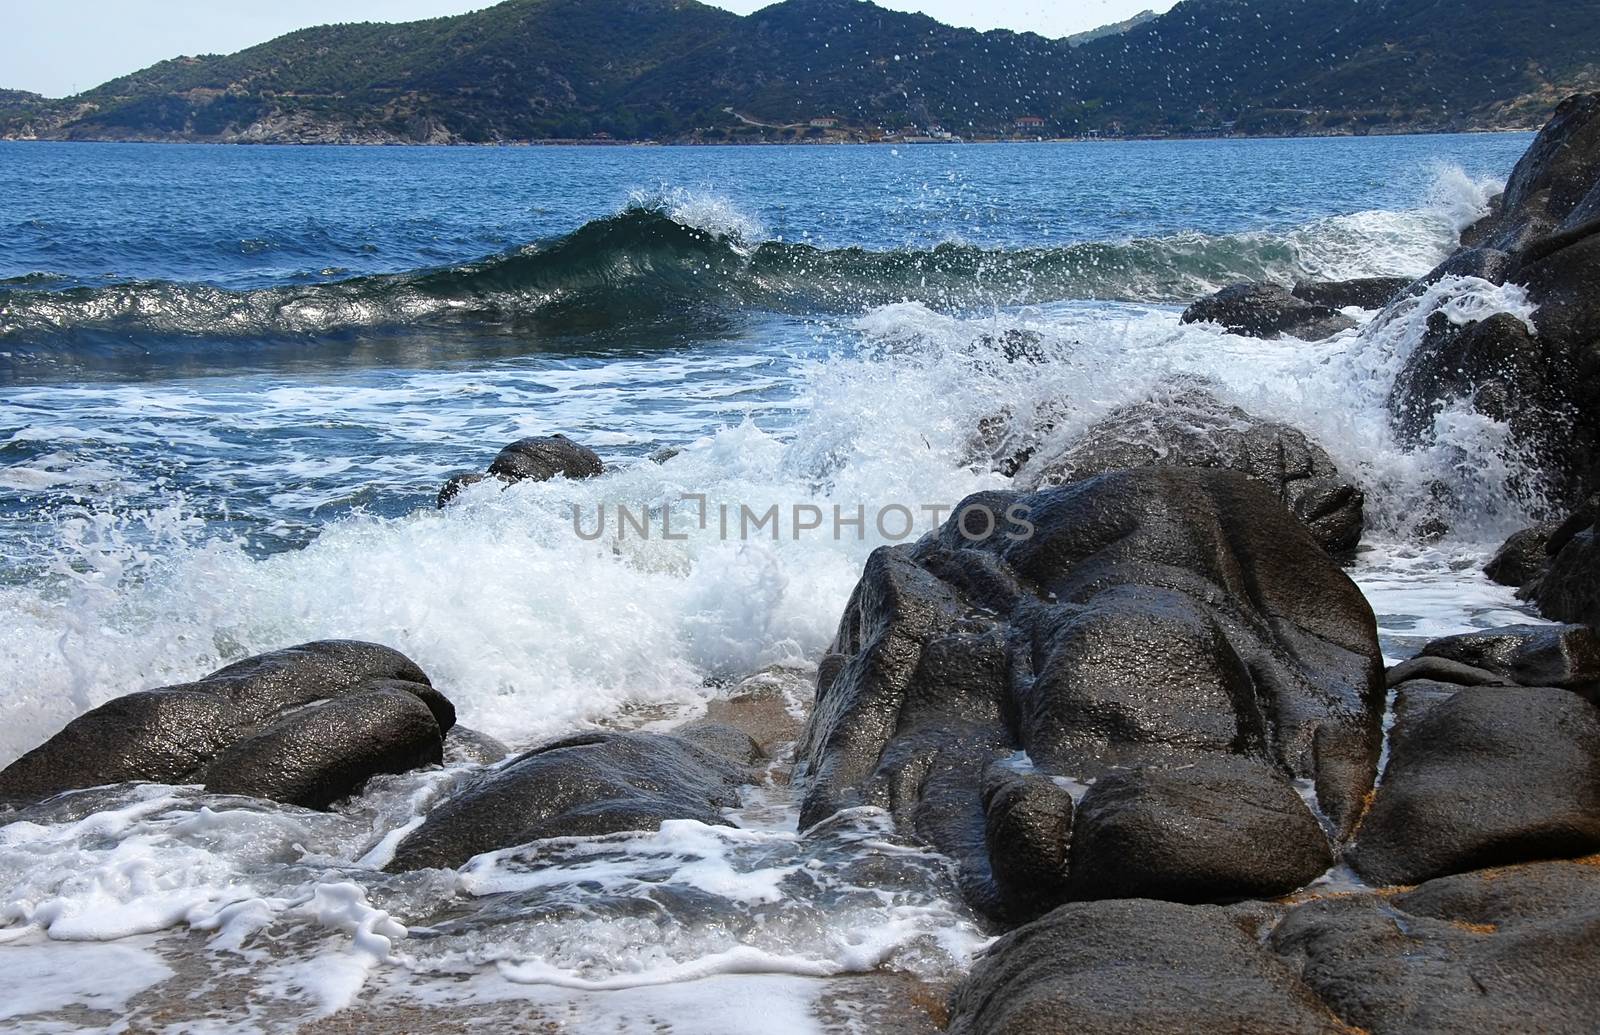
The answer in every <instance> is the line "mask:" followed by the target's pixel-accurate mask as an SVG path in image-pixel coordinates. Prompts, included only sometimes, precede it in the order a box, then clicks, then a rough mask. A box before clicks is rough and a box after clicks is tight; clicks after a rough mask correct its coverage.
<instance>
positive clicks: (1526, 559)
mask: <svg viewBox="0 0 1600 1035" xmlns="http://www.w3.org/2000/svg"><path fill="white" fill-rule="evenodd" d="M1556 527H1557V526H1556V523H1555V522H1554V521H1547V522H1544V523H1543V524H1538V525H1533V526H1531V527H1529V528H1524V529H1521V530H1520V531H1516V532H1513V533H1511V535H1510V536H1509V537H1508V538H1507V539H1506V541H1505V542H1504V543H1503V544H1501V546H1500V549H1498V550H1496V551H1495V555H1494V557H1492V558H1490V560H1489V563H1488V564H1485V565H1484V566H1483V573H1484V574H1485V575H1487V576H1489V578H1490V580H1491V581H1493V582H1498V583H1499V584H1500V585H1502V586H1526V585H1527V584H1528V583H1530V582H1532V581H1533V580H1534V579H1537V578H1538V577H1539V576H1541V575H1543V574H1544V570H1545V568H1547V567H1549V565H1550V555H1549V553H1548V552H1547V550H1546V549H1545V547H1546V545H1547V544H1548V543H1549V542H1550V534H1551V533H1552V532H1554V531H1555V530H1556Z"/></svg>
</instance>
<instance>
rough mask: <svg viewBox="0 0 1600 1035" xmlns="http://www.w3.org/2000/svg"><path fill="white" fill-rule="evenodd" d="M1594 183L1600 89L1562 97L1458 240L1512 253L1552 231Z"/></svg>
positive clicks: (1599, 151) (1599, 148)
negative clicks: (1495, 198)
mask: <svg viewBox="0 0 1600 1035" xmlns="http://www.w3.org/2000/svg"><path fill="white" fill-rule="evenodd" d="M1596 182H1600V94H1578V95H1576V96H1574V97H1570V98H1568V99H1567V100H1565V101H1563V102H1562V103H1561V105H1560V106H1559V107H1558V108H1556V112H1555V114H1554V115H1553V116H1552V117H1551V119H1550V121H1549V122H1548V123H1547V124H1546V125H1545V127H1544V129H1542V130H1541V131H1540V132H1539V135H1538V137H1536V138H1535V139H1534V141H1533V144H1532V145H1531V146H1530V147H1529V148H1528V151H1527V153H1526V154H1524V155H1523V156H1522V158H1521V159H1520V160H1519V161H1518V162H1517V165H1516V168H1515V169H1513V170H1512V171H1511V177H1510V179H1508V180H1507V181H1506V189H1505V193H1504V194H1503V195H1502V196H1501V198H1500V200H1499V202H1498V203H1497V204H1496V206H1495V209H1494V211H1493V212H1491V213H1490V214H1489V215H1488V216H1487V217H1485V218H1484V219H1483V220H1480V221H1479V222H1478V223H1477V224H1474V225H1473V226H1471V227H1469V228H1468V229H1467V230H1466V231H1464V232H1463V233H1462V235H1461V236H1462V241H1463V243H1471V244H1473V245H1479V246H1484V245H1486V246H1489V247H1494V248H1498V249H1500V250H1501V251H1506V252H1515V251H1519V250H1521V249H1523V248H1526V247H1527V246H1528V245H1530V244H1532V243H1533V242H1535V241H1537V240H1538V239H1540V238H1542V237H1546V236H1548V235H1549V234H1551V233H1553V232H1555V231H1556V230H1557V229H1558V228H1559V227H1560V226H1561V225H1562V224H1563V223H1565V222H1566V221H1567V219H1568V218H1570V217H1571V216H1572V214H1573V212H1574V211H1576V210H1577V209H1578V208H1579V206H1580V205H1582V204H1583V202H1584V201H1585V199H1586V198H1587V197H1588V195H1589V194H1590V192H1591V190H1593V188H1594V186H1595V184H1596Z"/></svg>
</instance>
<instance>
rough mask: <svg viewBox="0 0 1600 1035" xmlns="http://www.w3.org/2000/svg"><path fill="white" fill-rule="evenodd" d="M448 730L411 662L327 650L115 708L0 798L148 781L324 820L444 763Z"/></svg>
mask: <svg viewBox="0 0 1600 1035" xmlns="http://www.w3.org/2000/svg"><path fill="white" fill-rule="evenodd" d="M454 724H455V709H454V708H452V707H451V705H450V702H449V701H448V700H447V699H446V698H445V697H444V695H442V694H440V693H439V692H438V691H437V690H435V689H433V687H432V686H431V685H430V684H429V682H428V677H427V676H426V675H425V674H424V673H423V672H422V670H421V669H419V668H418V667H417V666H416V665H415V664H414V663H413V662H412V661H411V660H410V659H408V658H407V657H406V656H405V655H403V654H401V653H399V652H398V651H395V650H391V649H389V648H388V647H382V646H379V645H377V644H374V643H360V642H356V641H349V640H326V641H319V642H316V643H307V644H303V645H301V646H299V647H290V648H287V649H284V650H279V651H273V652H272V653H270V654H262V655H259V656H256V657H252V658H246V659H245V660H243V661H239V662H235V663H234V664H232V665H229V666H227V667H226V668H223V669H220V670H218V671H216V672H214V673H212V674H211V675H209V676H206V677H205V678H204V679H200V680H197V681H195V682H193V683H184V684H180V685H178V686H169V687H163V688H161V689H158V690H146V691H142V692H139V693H134V694H128V695H126V696H124V697H118V698H116V699H114V700H111V701H108V702H107V703H105V704H103V705H101V706H100V707H99V708H96V709H94V710H93V711H90V712H86V713H85V714H83V715H80V716H79V717H78V718H76V719H74V720H73V721H72V722H70V723H68V724H67V726H66V728H65V729H63V730H62V731H61V732H60V733H57V734H56V735H55V736H54V737H51V738H50V739H49V740H48V741H46V742H45V743H44V744H42V745H40V746H39V747H37V748H35V749H34V750H32V751H30V752H28V753H27V754H26V755H23V756H22V757H21V758H19V759H18V760H17V761H15V762H13V763H12V764H11V765H10V766H8V767H7V768H6V769H5V771H4V772H3V773H0V799H3V800H12V801H16V800H27V799H37V798H42V797H46V796H49V795H52V794H57V793H59V792H61V791H65V790H71V789H74V788H79V787H94V786H99V785H102V784H111V783H126V782H130V781H143V782H152V783H170V784H185V783H200V784H204V785H205V787H206V789H207V790H210V791H215V792H217V793H226V794H247V795H252V796H255V797H262V798H271V799H273V800H275V801H282V802H287V803H290V804H295V805H304V806H307V807H310V808H326V807H327V806H328V805H330V804H331V803H332V802H334V801H336V800H338V799H340V798H342V797H345V796H346V795H348V794H350V793H352V792H354V791H356V790H357V789H359V788H360V787H361V785H362V784H363V783H365V782H366V781H367V779H369V778H370V777H372V776H375V775H377V774H379V773H400V772H405V771H407V770H410V769H415V768H417V767H419V766H424V765H431V764H436V763H438V762H439V761H440V760H441V758H442V750H443V742H444V736H445V731H447V730H449V729H450V727H451V726H453V725H454Z"/></svg>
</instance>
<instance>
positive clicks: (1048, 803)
mask: <svg viewBox="0 0 1600 1035" xmlns="http://www.w3.org/2000/svg"><path fill="white" fill-rule="evenodd" d="M1073 813H1074V809H1073V805H1072V793H1071V792H1070V791H1069V790H1068V789H1066V788H1064V787H1062V786H1060V785H1059V784H1057V783H1056V781H1054V780H1052V779H1051V778H1050V777H1049V776H1046V775H1045V774H1043V773H1038V772H1017V771H1016V770H1014V769H1011V768H1009V767H1007V766H1004V765H993V766H990V767H989V769H988V771H987V773H986V774H985V777H984V784H983V838H984V848H985V849H986V851H987V852H988V855H989V860H990V865H991V866H992V867H993V870H994V876H995V883H996V885H997V886H998V887H999V888H1000V889H1002V891H1003V892H1004V893H1005V894H1007V895H1008V896H1010V897H1009V900H1008V901H1007V902H1006V903H1005V912H1006V913H1007V914H1008V915H1011V916H1037V915H1039V914H1040V913H1043V912H1045V911H1046V910H1048V909H1051V908H1053V907H1055V906H1057V905H1060V904H1061V901H1062V899H1063V898H1064V897H1065V891H1066V882H1067V878H1068V876H1069V852H1070V851H1071V847H1072V823H1073Z"/></svg>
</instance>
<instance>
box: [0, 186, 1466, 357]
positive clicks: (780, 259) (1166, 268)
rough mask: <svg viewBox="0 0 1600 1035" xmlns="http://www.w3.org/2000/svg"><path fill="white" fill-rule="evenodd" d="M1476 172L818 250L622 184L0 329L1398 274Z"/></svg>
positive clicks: (14, 289) (583, 311)
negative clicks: (394, 269)
mask: <svg viewBox="0 0 1600 1035" xmlns="http://www.w3.org/2000/svg"><path fill="white" fill-rule="evenodd" d="M1486 190H1487V188H1485V187H1484V186H1483V185H1482V184H1479V183H1477V182H1475V181H1473V180H1471V179H1470V178H1468V177H1466V176H1465V175H1464V174H1461V173H1459V171H1453V172H1452V171H1445V172H1441V173H1440V174H1438V176H1437V178H1436V183H1435V189H1434V192H1433V193H1434V197H1433V198H1432V199H1431V200H1430V202H1429V203H1428V204H1427V205H1426V206H1424V207H1423V208H1420V209H1416V210H1412V211H1408V212H1361V213H1355V214H1352V215H1345V216H1335V217H1330V218H1326V219H1322V220H1318V221H1316V222H1314V223H1311V224H1309V225H1306V226H1303V227H1298V228H1295V229H1292V230H1290V231H1288V232H1286V233H1272V232H1266V231H1254V232H1249V233H1241V234H1228V235H1213V234H1204V233H1196V232H1190V233H1181V234H1174V235H1171V236H1166V237H1156V238H1143V239H1133V240H1123V241H1110V242H1079V243H1073V244H1068V245H1065V246H1061V247H1048V248H1045V247H1039V248H1016V249H1001V248H988V247H980V246H977V245H972V244H967V243H962V242H959V241H948V242H945V243H942V244H939V245H936V246H934V247H931V248H906V249H896V250H873V249H867V248H861V247H849V248H833V249H825V248H818V247H815V246H812V245H808V244H802V243H796V242H791V241H783V240H774V239H761V240H756V239H755V238H756V237H758V236H759V234H760V231H759V228H757V227H756V226H755V225H754V224H753V223H752V222H751V221H750V220H748V219H744V218H742V217H739V216H738V215H737V214H736V213H730V212H729V211H728V210H727V208H726V206H722V205H717V204H712V203H707V202H704V201H701V202H699V203H696V204H689V203H685V201H684V200H683V199H682V198H676V197H672V196H667V197H640V198H635V199H634V200H633V201H632V202H631V203H630V204H629V205H628V206H627V207H626V208H625V209H623V210H622V211H621V212H619V213H617V214H615V215H612V216H608V217H606V218H603V219H596V220H593V221H591V222H588V223H586V224H584V225H583V226H581V227H579V228H578V229H577V230H575V231H573V232H572V233H569V234H567V235H565V236H561V237H557V238H554V239H551V240H547V241H542V242H539V243H536V244H531V245H528V246H525V247H522V248H520V249H517V250H515V251H511V252H506V253H502V254H498V255H493V256H488V257H485V258H483V259H480V260H477V261H475V262H470V263H466V264H463V265H458V266H449V267H440V268H435V269H426V270H417V271H412V272H406V273H397V274H376V275H367V276H359V277H353V278H349V279H346V280H340V281H334V282H331V283H322V284H312V285H285V286H277V287H269V288H259V289H255V290H247V291H241V290H229V289H227V288H222V287H217V286H214V285H208V284H193V283H174V282H170V281H135V282H126V283H118V284H112V285H107V286H101V287H74V288H70V289H66V290H48V289H46V288H45V287H44V286H42V285H43V284H45V283H48V281H47V280H44V281H40V280H29V279H28V278H22V279H21V280H12V281H7V282H4V283H0V341H6V342H12V343H16V344H18V345H20V346H22V347H25V348H26V347H31V346H35V345H42V346H44V347H46V348H48V347H50V346H51V345H52V344H56V343H59V341H60V339H61V337H62V336H68V337H69V338H70V337H71V336H74V335H100V336H114V337H119V338H126V337H157V336H162V337H169V338H170V337H189V338H220V339H249V340H259V339H276V338H295V337H303V336H308V335H327V334H337V333H354V334H361V333H368V332H373V331H384V330H393V329H396V328H402V327H415V326H424V327H441V326H464V327H470V328H474V329H477V330H485V329H487V330H491V331H492V330H495V329H502V330H516V331H527V330H532V331H534V332H536V333H540V334H544V335H549V336H557V335H562V334H580V333H585V332H590V331H594V330H598V329H603V328H607V327H614V326H621V325H627V324H633V323H651V322H672V321H676V320H682V319H684V318H688V319H690V320H693V319H694V318H695V317H696V316H702V317H704V316H710V317H713V318H721V317H722V316H724V315H725V314H727V313H729V312H733V311H738V310H741V309H755V310H762V311H769V312H784V313H818V312H823V313H826V312H833V313H839V312H858V311H861V310H864V309H869V308H873V307H876V306H882V305H889V304H893V303H898V302H920V303H922V304H924V305H928V306H931V307H934V308H937V309H941V310H950V311H962V310H971V309H976V308H991V307H994V306H1013V305H1032V304H1039V303H1046V302H1055V301H1064V300H1101V301H1123V302H1146V303H1176V302H1186V301H1191V300H1193V299H1194V298H1196V297H1198V296H1200V295H1202V294H1205V293H1207V292H1209V291H1212V290H1215V289H1216V288H1218V287H1220V286H1221V285H1223V284H1226V283H1229V282H1233V281H1237V280H1275V281H1280V282H1285V283H1287V282H1290V281H1293V280H1294V279H1296V278H1298V277H1319V278H1325V279H1330V278H1338V277H1354V276H1369V275H1381V274H1403V273H1408V272H1413V271H1415V270H1416V269H1418V268H1426V267H1427V266H1428V265H1430V264H1431V263H1432V262H1434V261H1436V260H1437V259H1439V258H1441V257H1442V256H1443V255H1444V254H1446V253H1447V251H1448V249H1449V248H1450V247H1452V246H1453V244H1454V241H1455V235H1456V232H1457V231H1458V230H1459V228H1460V226H1461V225H1462V223H1463V221H1464V219H1466V218H1468V217H1469V216H1470V214H1471V213H1472V212H1476V211H1481V208H1482V198H1483V196H1484V195H1485V192H1486Z"/></svg>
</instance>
